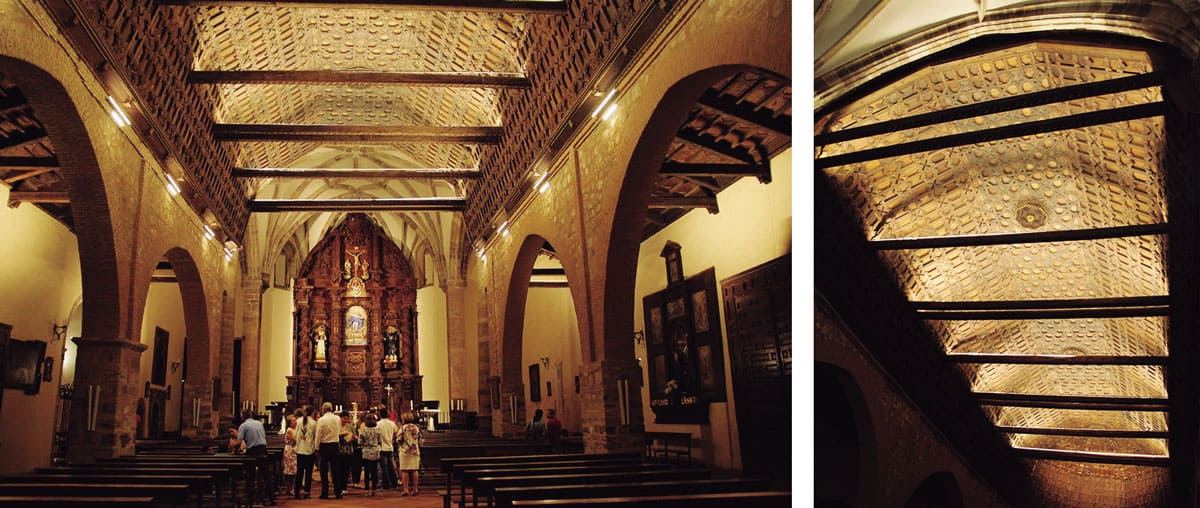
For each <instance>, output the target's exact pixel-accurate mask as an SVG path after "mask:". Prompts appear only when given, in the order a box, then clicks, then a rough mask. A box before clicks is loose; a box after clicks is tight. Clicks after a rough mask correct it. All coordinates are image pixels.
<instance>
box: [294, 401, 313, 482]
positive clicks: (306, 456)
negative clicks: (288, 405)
mask: <svg viewBox="0 0 1200 508" xmlns="http://www.w3.org/2000/svg"><path fill="white" fill-rule="evenodd" d="M311 412H312V409H311V408H309V407H308V406H305V407H302V408H300V409H297V410H296V412H295V413H294V416H295V417H296V483H295V485H293V487H292V494H293V497H295V498H296V499H300V492H301V490H303V491H304V497H309V496H311V495H312V475H313V464H315V463H316V461H317V455H316V453H317V421H316V420H315V419H313V417H312V415H311V414H309V413H311Z"/></svg>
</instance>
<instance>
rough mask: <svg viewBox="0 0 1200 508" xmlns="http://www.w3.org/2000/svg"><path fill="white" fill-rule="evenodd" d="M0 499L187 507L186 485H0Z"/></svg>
mask: <svg viewBox="0 0 1200 508" xmlns="http://www.w3.org/2000/svg"><path fill="white" fill-rule="evenodd" d="M0 496H72V497H92V498H105V497H151V498H153V500H154V505H155V506H163V505H171V506H181V507H182V506H187V505H188V486H187V485H185V484H182V483H181V484H149V483H116V484H83V483H0Z"/></svg>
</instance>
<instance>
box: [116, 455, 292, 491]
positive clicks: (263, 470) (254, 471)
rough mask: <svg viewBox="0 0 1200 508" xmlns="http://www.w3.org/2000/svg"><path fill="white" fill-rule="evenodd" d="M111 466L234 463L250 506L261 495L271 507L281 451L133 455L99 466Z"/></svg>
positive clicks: (280, 466)
mask: <svg viewBox="0 0 1200 508" xmlns="http://www.w3.org/2000/svg"><path fill="white" fill-rule="evenodd" d="M111 462H126V463H142V464H168V463H172V464H173V463H196V464H206V465H208V464H214V463H217V464H229V463H236V464H240V465H242V466H244V467H245V469H244V471H243V475H244V479H245V482H246V483H245V485H246V488H247V489H248V490H249V491H250V492H251V493H252V494H254V495H253V496H249V497H250V502H251V503H253V502H254V501H256V500H259V499H258V494H263V495H264V496H265V499H262V501H269V502H270V503H271V504H274V503H275V489H276V486H277V485H276V483H277V481H278V480H277V476H278V475H282V471H283V450H279V451H278V453H277V454H274V455H272V454H271V453H270V451H269V450H268V454H267V455H266V456H249V455H229V454H218V455H210V454H199V455H193V454H137V455H127V456H124V457H117V458H113V459H106V460H103V461H101V463H111ZM259 478H262V479H263V480H264V484H263V485H262V486H261V487H262V488H261V489H259V488H257V487H259V485H258V480H259Z"/></svg>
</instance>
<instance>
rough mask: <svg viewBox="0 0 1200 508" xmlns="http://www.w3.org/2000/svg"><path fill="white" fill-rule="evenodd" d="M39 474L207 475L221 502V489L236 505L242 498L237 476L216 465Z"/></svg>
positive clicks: (60, 470)
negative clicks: (238, 489)
mask: <svg viewBox="0 0 1200 508" xmlns="http://www.w3.org/2000/svg"><path fill="white" fill-rule="evenodd" d="M33 472H34V474H37V475H59V474H97V475H115V476H133V477H136V476H175V475H205V476H208V477H209V478H212V481H213V489H214V491H215V499H217V503H218V504H219V503H220V500H221V499H222V496H221V491H222V490H227V491H228V498H229V501H230V503H232V504H233V505H234V506H237V505H238V504H239V501H240V498H239V497H238V492H237V484H236V482H237V476H236V475H235V474H234V473H233V472H232V471H231V470H229V469H227V468H216V467H190V468H177V467H133V465H130V464H116V465H113V467H106V466H102V465H78V466H64V467H41V468H37V469H34V470H33Z"/></svg>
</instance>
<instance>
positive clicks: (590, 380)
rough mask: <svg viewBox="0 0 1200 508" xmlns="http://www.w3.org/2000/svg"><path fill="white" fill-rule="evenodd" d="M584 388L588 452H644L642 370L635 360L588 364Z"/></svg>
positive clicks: (582, 395)
mask: <svg viewBox="0 0 1200 508" xmlns="http://www.w3.org/2000/svg"><path fill="white" fill-rule="evenodd" d="M580 384H581V385H582V386H581V387H580V391H581V392H582V393H581V394H580V395H581V397H582V398H581V401H582V406H583V449H584V452H586V453H609V452H633V451H641V450H642V447H643V434H642V433H643V432H645V425H644V424H643V420H642V370H641V368H640V367H638V365H637V363H636V362H635V361H632V359H631V361H628V362H618V361H613V360H601V361H598V362H589V363H585V364H584V365H583V372H582V379H581V380H580Z"/></svg>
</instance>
